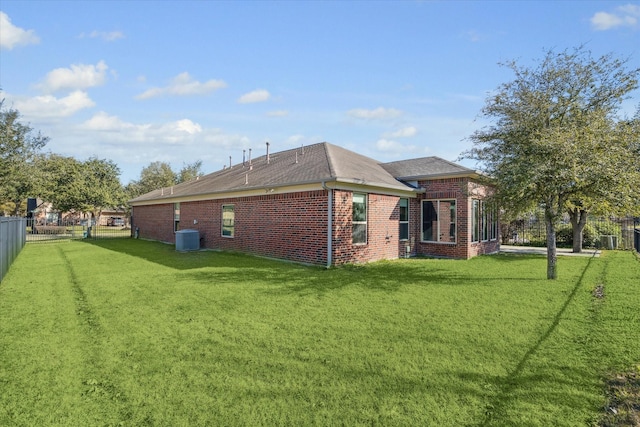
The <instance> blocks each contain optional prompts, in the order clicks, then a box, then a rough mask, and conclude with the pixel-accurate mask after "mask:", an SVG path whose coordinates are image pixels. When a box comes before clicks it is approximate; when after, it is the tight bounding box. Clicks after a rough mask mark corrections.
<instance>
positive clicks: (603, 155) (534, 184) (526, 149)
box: [463, 47, 640, 279]
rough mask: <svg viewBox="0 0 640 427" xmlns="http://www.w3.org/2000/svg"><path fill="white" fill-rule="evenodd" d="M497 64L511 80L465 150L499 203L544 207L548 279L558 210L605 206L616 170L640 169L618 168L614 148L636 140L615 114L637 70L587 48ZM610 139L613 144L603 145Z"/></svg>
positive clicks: (553, 271) (553, 273) (553, 266)
mask: <svg viewBox="0 0 640 427" xmlns="http://www.w3.org/2000/svg"><path fill="white" fill-rule="evenodd" d="M501 65H503V66H506V67H508V68H510V69H511V70H512V71H513V73H514V74H515V78H514V80H512V81H510V82H508V83H504V84H502V85H500V86H499V87H498V89H497V90H496V91H495V92H494V93H492V94H491V95H490V96H489V97H488V98H487V100H486V102H485V106H484V107H483V109H482V115H483V116H484V117H485V118H487V119H489V120H490V121H491V122H492V124H491V125H488V126H486V127H484V128H482V129H480V130H478V131H476V132H474V133H473V135H472V136H471V137H470V140H471V142H472V143H473V147H472V149H470V150H469V151H467V152H465V153H464V154H463V156H464V157H467V158H471V159H475V160H477V161H478V162H479V167H480V168H481V169H483V171H484V172H486V174H487V175H488V176H490V177H491V179H492V180H493V182H494V183H495V185H496V193H495V197H496V199H497V201H498V202H499V203H500V205H501V206H502V207H503V208H505V209H508V210H510V211H511V212H524V211H526V210H527V209H530V208H532V207H535V206H541V207H542V208H543V210H544V217H545V223H546V236H547V277H548V278H549V279H555V278H556V277H557V257H556V228H557V226H558V224H559V222H560V219H561V217H562V215H563V213H564V212H566V211H567V210H568V209H571V208H572V207H573V208H578V211H579V210H580V209H582V208H584V209H588V207H587V206H586V204H587V203H588V204H589V205H591V206H593V205H597V206H604V205H605V204H606V203H608V202H609V201H611V199H610V198H609V196H610V195H611V194H615V193H617V192H618V190H620V188H617V187H616V186H617V184H619V183H620V182H621V181H623V180H624V179H625V178H624V177H622V176H621V175H623V174H624V175H628V177H629V178H630V179H631V180H633V179H635V175H634V174H637V172H638V171H637V167H635V168H634V167H626V166H627V165H628V163H625V164H623V165H622V166H623V167H622V168H619V167H617V165H618V163H617V160H616V159H620V155H619V154H616V155H615V156H613V155H612V153H613V152H618V151H622V152H623V153H624V152H625V150H627V148H625V147H631V146H632V142H631V141H632V140H633V139H634V138H637V135H635V136H634V134H635V132H634V131H633V130H631V131H628V130H629V129H633V126H630V127H629V128H628V129H627V130H625V131H620V132H618V130H620V129H621V127H624V126H623V123H624V121H623V120H621V119H620V118H619V117H618V116H617V113H618V111H619V108H620V105H621V103H622V101H623V100H625V99H627V98H628V97H629V94H630V93H631V92H632V91H633V90H635V89H636V88H637V87H638V75H639V74H640V69H637V68H636V69H631V70H629V69H628V67H627V60H624V59H619V58H616V57H614V56H613V55H611V54H609V55H604V56H602V57H599V58H593V57H592V55H591V52H589V51H587V50H585V49H584V47H579V48H576V49H573V50H565V51H563V52H559V53H556V52H554V51H552V50H550V51H547V52H546V54H545V57H544V58H543V59H542V60H541V61H539V62H538V63H536V64H534V65H533V66H523V65H520V64H518V63H517V62H516V61H509V62H506V63H504V64H501ZM631 122H632V121H631ZM636 129H637V127H636ZM636 140H637V139H636ZM614 143H615V144H616V146H615V147H616V148H615V150H608V149H606V147H610V146H611V145H612V144H614ZM626 152H627V153H628V154H629V155H631V152H629V151H626ZM623 156H624V154H623ZM607 168H609V169H607ZM610 169H612V170H614V171H615V172H616V173H617V174H619V175H616V181H611V180H610V179H609V177H610V176H611V175H612V174H611V173H610V172H611V171H610ZM632 191H633V190H632ZM636 191H637V188H636Z"/></svg>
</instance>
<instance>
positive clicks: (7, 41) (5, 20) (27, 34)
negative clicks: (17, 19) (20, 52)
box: [0, 11, 40, 50]
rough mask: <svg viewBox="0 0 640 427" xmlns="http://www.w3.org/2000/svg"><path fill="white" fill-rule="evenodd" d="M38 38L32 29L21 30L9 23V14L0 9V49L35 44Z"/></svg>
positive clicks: (38, 40)
mask: <svg viewBox="0 0 640 427" xmlns="http://www.w3.org/2000/svg"><path fill="white" fill-rule="evenodd" d="M39 42H40V38H39V37H38V36H37V35H36V33H35V31H34V30H23V29H22V28H20V27H16V26H15V25H13V24H12V23H11V19H10V18H9V15H7V14H6V13H4V12H1V11H0V49H7V50H11V49H13V48H14V47H16V46H20V45H27V44H36V43H39Z"/></svg>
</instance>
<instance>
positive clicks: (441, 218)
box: [421, 199, 457, 243]
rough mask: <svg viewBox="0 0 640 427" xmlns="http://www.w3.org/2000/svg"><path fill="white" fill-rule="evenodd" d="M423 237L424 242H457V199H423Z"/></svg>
mask: <svg viewBox="0 0 640 427" xmlns="http://www.w3.org/2000/svg"><path fill="white" fill-rule="evenodd" d="M421 228H422V229H421V239H422V241H423V242H438V243H455V242H456V233H457V231H456V201H455V199H453V200H423V201H422V227H421Z"/></svg>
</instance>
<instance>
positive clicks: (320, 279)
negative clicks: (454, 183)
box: [83, 239, 543, 295]
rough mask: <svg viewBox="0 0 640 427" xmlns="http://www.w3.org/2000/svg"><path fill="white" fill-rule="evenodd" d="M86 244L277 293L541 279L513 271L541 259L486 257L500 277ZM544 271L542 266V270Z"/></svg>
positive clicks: (423, 265) (469, 264)
mask: <svg viewBox="0 0 640 427" xmlns="http://www.w3.org/2000/svg"><path fill="white" fill-rule="evenodd" d="M83 242H84V243H86V244H90V245H94V246H98V247H100V248H103V249H106V250H110V251H114V252H117V253H121V254H125V255H129V256H132V257H136V258H140V259H143V260H145V261H148V262H152V263H155V264H158V265H162V266H164V267H168V268H171V269H175V270H178V271H185V272H186V271H187V270H193V271H190V272H189V273H188V274H186V275H185V276H184V279H185V280H186V281H188V280H193V281H195V282H198V283H211V284H214V283H216V282H218V283H234V282H237V283H238V284H239V285H241V284H242V285H245V284H246V285H252V283H262V284H269V285H273V286H274V287H273V288H271V289H268V290H267V291H266V292H269V293H274V294H281V295H287V294H298V295H307V294H317V295H323V294H326V293H328V292H332V291H335V290H339V289H342V288H345V287H353V286H357V287H362V288H365V289H367V290H374V291H382V292H395V291H398V290H400V289H401V288H402V287H403V286H406V285H414V286H433V285H439V286H456V287H458V286H459V287H465V286H470V285H473V286H478V285H481V286H493V285H496V284H497V283H502V284H504V283H505V282H511V281H515V280H517V281H538V280H540V279H541V277H536V275H535V274H532V273H531V271H530V269H524V270H523V269H519V271H518V273H517V274H516V273H515V272H514V270H515V269H514V268H511V265H509V266H507V264H511V263H514V262H516V261H517V262H521V263H522V262H524V263H529V262H530V261H532V260H537V261H538V262H542V260H543V258H541V257H540V256H538V255H502V254H500V255H491V256H484V257H481V258H482V263H483V267H482V268H485V269H486V267H487V264H489V265H495V271H496V272H498V273H497V275H494V276H493V277H486V276H484V275H482V274H479V272H478V270H477V267H476V266H475V264H474V260H442V259H430V258H412V259H401V260H393V261H379V262H373V263H369V264H365V265H345V266H341V267H336V268H331V269H326V268H324V267H322V266H308V265H302V264H296V263H291V262H286V261H280V260H272V259H266V258H261V257H256V256H252V255H247V254H242V253H234V252H224V251H221V252H218V251H211V250H204V251H193V252H178V251H176V250H175V247H174V246H173V245H168V244H164V243H159V242H151V241H146V240H135V239H109V240H89V241H83ZM542 271H543V267H542V264H541V269H540V272H542Z"/></svg>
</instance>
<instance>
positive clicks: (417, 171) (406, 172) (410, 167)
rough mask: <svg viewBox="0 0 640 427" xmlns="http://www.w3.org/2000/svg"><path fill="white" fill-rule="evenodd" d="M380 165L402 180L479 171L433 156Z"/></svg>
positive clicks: (471, 173)
mask: <svg viewBox="0 0 640 427" xmlns="http://www.w3.org/2000/svg"><path fill="white" fill-rule="evenodd" d="M381 166H382V167H383V168H384V169H385V170H386V171H387V172H389V174H391V175H392V176H394V177H396V178H397V179H400V180H403V181H410V180H418V179H425V178H431V179H433V178H438V177H447V176H470V175H471V176H473V175H478V174H479V172H477V171H475V170H473V169H469V168H467V167H464V166H461V165H458V164H456V163H453V162H450V161H448V160H444V159H441V158H440V157H435V156H431V157H421V158H418V159H408V160H399V161H396V162H389V163H382V165H381Z"/></svg>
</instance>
